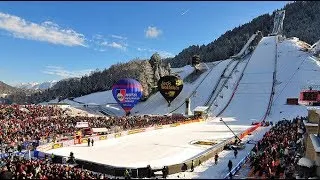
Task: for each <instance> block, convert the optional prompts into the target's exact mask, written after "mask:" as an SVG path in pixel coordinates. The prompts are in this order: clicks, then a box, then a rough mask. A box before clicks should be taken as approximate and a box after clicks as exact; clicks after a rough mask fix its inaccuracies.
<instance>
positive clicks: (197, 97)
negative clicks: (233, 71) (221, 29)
mask: <svg viewBox="0 0 320 180" xmlns="http://www.w3.org/2000/svg"><path fill="white" fill-rule="evenodd" d="M230 62H231V59H228V60H225V61H222V62H221V63H219V64H218V65H217V66H215V67H214V68H213V69H212V71H211V72H210V73H209V74H208V76H207V78H205V79H204V81H203V82H202V83H201V84H199V86H196V87H194V86H193V87H192V88H193V90H195V88H196V91H195V93H194V95H193V96H191V97H190V102H191V105H190V109H191V111H192V110H193V109H195V108H196V107H197V106H204V105H205V103H206V101H207V100H208V98H209V97H210V95H211V93H212V91H213V90H214V88H215V86H216V84H217V83H219V79H220V76H221V75H222V73H223V70H224V69H225V68H226V66H227V65H228V64H229V63H230ZM231 63H232V64H233V65H234V62H231ZM199 79H200V78H199ZM185 85H189V84H185ZM189 93H190V91H189ZM181 97H183V96H181ZM185 98H186V97H185ZM181 100H182V102H181V103H184V101H185V99H183V98H182V99H181ZM177 101H178V100H177ZM184 112H185V105H183V106H181V107H180V108H179V109H177V110H176V111H175V113H184Z"/></svg>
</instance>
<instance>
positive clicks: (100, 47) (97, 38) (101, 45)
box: [91, 34, 128, 52]
mask: <svg viewBox="0 0 320 180" xmlns="http://www.w3.org/2000/svg"><path fill="white" fill-rule="evenodd" d="M113 36H115V35H113ZM119 38H120V36H119V37H118V38H117V39H119ZM121 38H123V39H122V40H124V37H121ZM120 41H121V40H120ZM91 42H92V43H91V44H92V46H93V47H94V48H93V49H94V50H96V51H100V52H104V51H106V48H115V49H120V50H126V49H127V46H128V44H127V43H126V42H124V41H121V42H115V41H109V40H108V38H106V37H104V36H103V35H100V34H96V35H94V36H93V38H92V40H91Z"/></svg>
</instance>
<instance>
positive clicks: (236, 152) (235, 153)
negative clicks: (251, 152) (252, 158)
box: [234, 148, 238, 159]
mask: <svg viewBox="0 0 320 180" xmlns="http://www.w3.org/2000/svg"><path fill="white" fill-rule="evenodd" d="M237 155H238V150H237V149H236V148H235V149H234V158H235V159H236V158H237Z"/></svg>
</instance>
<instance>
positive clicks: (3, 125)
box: [0, 105, 187, 153]
mask: <svg viewBox="0 0 320 180" xmlns="http://www.w3.org/2000/svg"><path fill="white" fill-rule="evenodd" d="M186 120H187V119H186V118H185V117H183V116H177V117H172V116H128V117H99V116H95V117H88V116H70V114H68V113H66V110H63V109H62V108H58V107H54V106H40V105H23V106H22V105H0V153H1V152H10V151H14V149H17V148H18V149H21V147H22V146H23V144H24V142H39V141H41V142H44V143H47V142H52V141H57V140H59V139H62V138H63V137H72V136H73V135H74V132H75V131H77V130H79V128H76V124H77V122H88V124H89V127H90V128H102V127H105V128H107V129H108V130H109V131H108V132H109V133H113V132H115V131H122V130H129V129H136V128H146V127H150V126H154V125H164V124H171V123H176V122H183V121H186ZM115 127H117V128H115Z"/></svg>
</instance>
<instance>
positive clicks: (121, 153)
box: [48, 122, 248, 168]
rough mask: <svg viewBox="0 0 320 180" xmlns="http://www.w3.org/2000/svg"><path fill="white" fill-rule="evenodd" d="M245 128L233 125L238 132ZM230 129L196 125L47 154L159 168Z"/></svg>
mask: <svg viewBox="0 0 320 180" xmlns="http://www.w3.org/2000/svg"><path fill="white" fill-rule="evenodd" d="M247 128H248V126H241V125H238V126H236V125H235V126H233V127H232V129H233V130H234V131H235V133H240V132H242V131H244V130H245V129H247ZM232 136H233V134H232V133H231V132H230V130H229V129H228V128H227V127H226V126H225V125H223V124H222V123H221V122H220V123H215V125H212V123H207V122H200V123H193V124H186V125H181V126H178V127H171V128H166V129H159V130H154V131H147V132H143V133H138V134H133V135H129V136H123V137H120V138H116V139H109V140H106V141H96V142H95V144H94V146H93V147H87V145H86V144H80V145H75V146H70V147H65V148H60V149H53V150H50V151H48V153H54V154H57V155H63V156H68V155H69V154H70V152H71V151H72V152H73V153H74V155H75V157H76V158H77V159H84V160H90V161H94V162H98V163H103V164H109V165H114V166H122V167H123V166H124V167H146V166H147V165H148V164H150V165H151V167H159V168H162V167H163V166H164V165H172V164H177V163H181V162H182V161H185V160H187V159H189V158H191V157H193V156H196V155H198V154H199V153H201V152H203V151H205V150H206V149H208V148H210V147H211V146H207V147H200V146H196V145H191V144H190V142H191V141H195V140H206V139H225V138H230V137H232Z"/></svg>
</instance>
